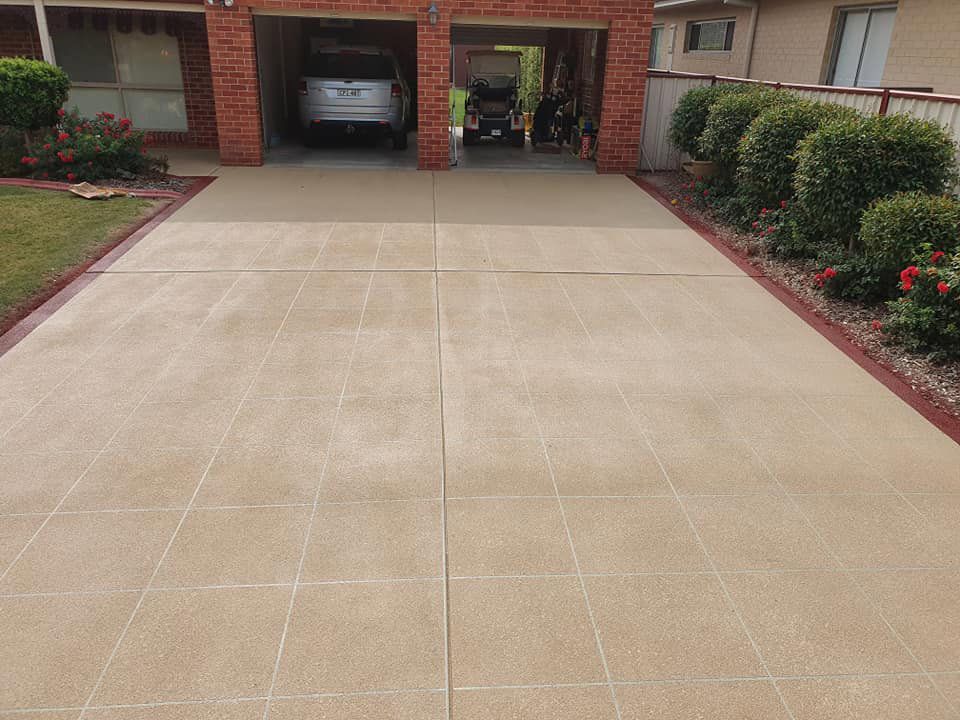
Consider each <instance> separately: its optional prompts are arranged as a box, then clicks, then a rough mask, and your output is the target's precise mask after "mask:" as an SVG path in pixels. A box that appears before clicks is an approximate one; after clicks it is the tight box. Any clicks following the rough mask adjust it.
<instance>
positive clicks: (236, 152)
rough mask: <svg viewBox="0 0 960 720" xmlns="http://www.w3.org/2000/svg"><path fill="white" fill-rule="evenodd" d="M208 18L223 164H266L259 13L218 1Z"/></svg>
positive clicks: (208, 6)
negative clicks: (256, 22) (255, 29)
mask: <svg viewBox="0 0 960 720" xmlns="http://www.w3.org/2000/svg"><path fill="white" fill-rule="evenodd" d="M206 18H207V41H208V43H209V46H210V72H211V74H212V76H213V98H214V105H215V106H216V109H217V135H218V137H219V141H220V163H221V164H223V165H263V131H262V129H261V125H260V122H261V119H260V83H259V81H258V79H257V44H256V39H255V38H254V34H253V15H252V14H251V13H250V8H248V7H233V8H223V7H221V6H220V5H219V4H216V5H207V6H206Z"/></svg>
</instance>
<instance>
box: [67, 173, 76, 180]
mask: <svg viewBox="0 0 960 720" xmlns="http://www.w3.org/2000/svg"><path fill="white" fill-rule="evenodd" d="M76 179H77V176H76V175H74V174H73V173H67V180H69V181H70V182H73V181H74V180H76Z"/></svg>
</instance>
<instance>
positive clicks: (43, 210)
mask: <svg viewBox="0 0 960 720" xmlns="http://www.w3.org/2000/svg"><path fill="white" fill-rule="evenodd" d="M168 204H169V202H168V201H165V200H146V199H142V198H113V199H110V200H106V201H99V200H83V199H81V198H79V197H75V196H73V195H70V194H68V193H63V192H56V191H51V190H37V189H30V188H24V187H16V186H0V257H3V258H4V260H3V263H2V264H0V335H2V334H3V333H5V332H7V331H8V330H9V329H10V328H12V327H13V326H14V325H16V324H17V322H19V321H20V320H21V319H23V318H24V317H26V316H27V315H29V314H30V313H31V312H32V311H33V310H35V309H36V308H38V307H39V306H40V305H41V304H43V303H44V302H45V301H46V300H47V299H49V298H50V297H52V296H53V295H54V294H55V293H56V292H57V291H59V290H60V289H61V288H63V287H64V286H65V285H66V284H68V283H69V282H70V281H71V280H73V279H74V278H76V277H78V276H79V275H80V274H82V273H83V272H84V271H85V270H86V269H87V268H89V267H90V266H91V265H92V264H93V263H95V262H96V261H97V260H99V259H100V258H102V257H103V256H104V255H106V254H107V253H108V252H109V251H110V250H111V249H113V248H114V247H115V246H116V245H117V244H119V243H120V242H121V241H122V240H123V239H125V238H126V237H127V236H128V235H129V234H130V233H132V232H133V231H134V230H136V229H137V228H139V227H141V226H142V225H143V224H144V223H146V222H147V221H148V220H149V219H150V218H152V217H153V216H155V215H156V214H158V213H159V212H162V211H163V209H164V208H165V207H166V206H167V205H168Z"/></svg>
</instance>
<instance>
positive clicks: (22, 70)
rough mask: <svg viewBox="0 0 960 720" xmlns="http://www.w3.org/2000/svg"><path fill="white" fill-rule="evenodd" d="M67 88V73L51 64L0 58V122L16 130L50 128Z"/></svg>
mask: <svg viewBox="0 0 960 720" xmlns="http://www.w3.org/2000/svg"><path fill="white" fill-rule="evenodd" d="M69 90H70V80H69V79H68V78H67V74H66V73H65V72H63V70H61V69H60V68H58V67H56V66H54V65H50V64H48V63H45V62H42V61H40V60H27V59H26V58H0V125H9V126H11V127H14V128H17V129H19V130H38V129H40V128H44V127H52V126H53V125H55V124H56V122H57V110H59V109H60V108H61V107H62V106H63V104H64V103H65V102H66V101H67V93H68V92H69Z"/></svg>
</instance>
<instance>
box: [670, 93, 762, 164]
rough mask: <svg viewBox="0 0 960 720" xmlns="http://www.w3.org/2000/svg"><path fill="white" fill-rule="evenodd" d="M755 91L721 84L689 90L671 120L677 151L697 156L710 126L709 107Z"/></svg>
mask: <svg viewBox="0 0 960 720" xmlns="http://www.w3.org/2000/svg"><path fill="white" fill-rule="evenodd" d="M752 89H753V88H752V87H751V86H749V85H746V84H743V83H718V84H717V85H706V86H704V87H696V88H693V89H692V90H688V91H687V92H686V93H684V94H683V96H682V97H681V98H680V100H679V101H678V102H677V107H676V108H675V109H674V111H673V115H672V116H671V121H670V142H671V143H673V144H674V146H676V147H677V148H679V149H680V150H682V151H683V152H685V153H687V154H688V155H692V156H694V157H696V156H697V154H698V152H699V150H700V144H699V143H700V136H701V135H702V134H703V129H704V127H706V124H707V114H708V113H709V112H710V106H711V105H713V104H714V103H715V102H716V101H717V100H719V99H720V98H722V97H724V96H725V95H731V94H735V93H743V92H747V91H749V90H752Z"/></svg>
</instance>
